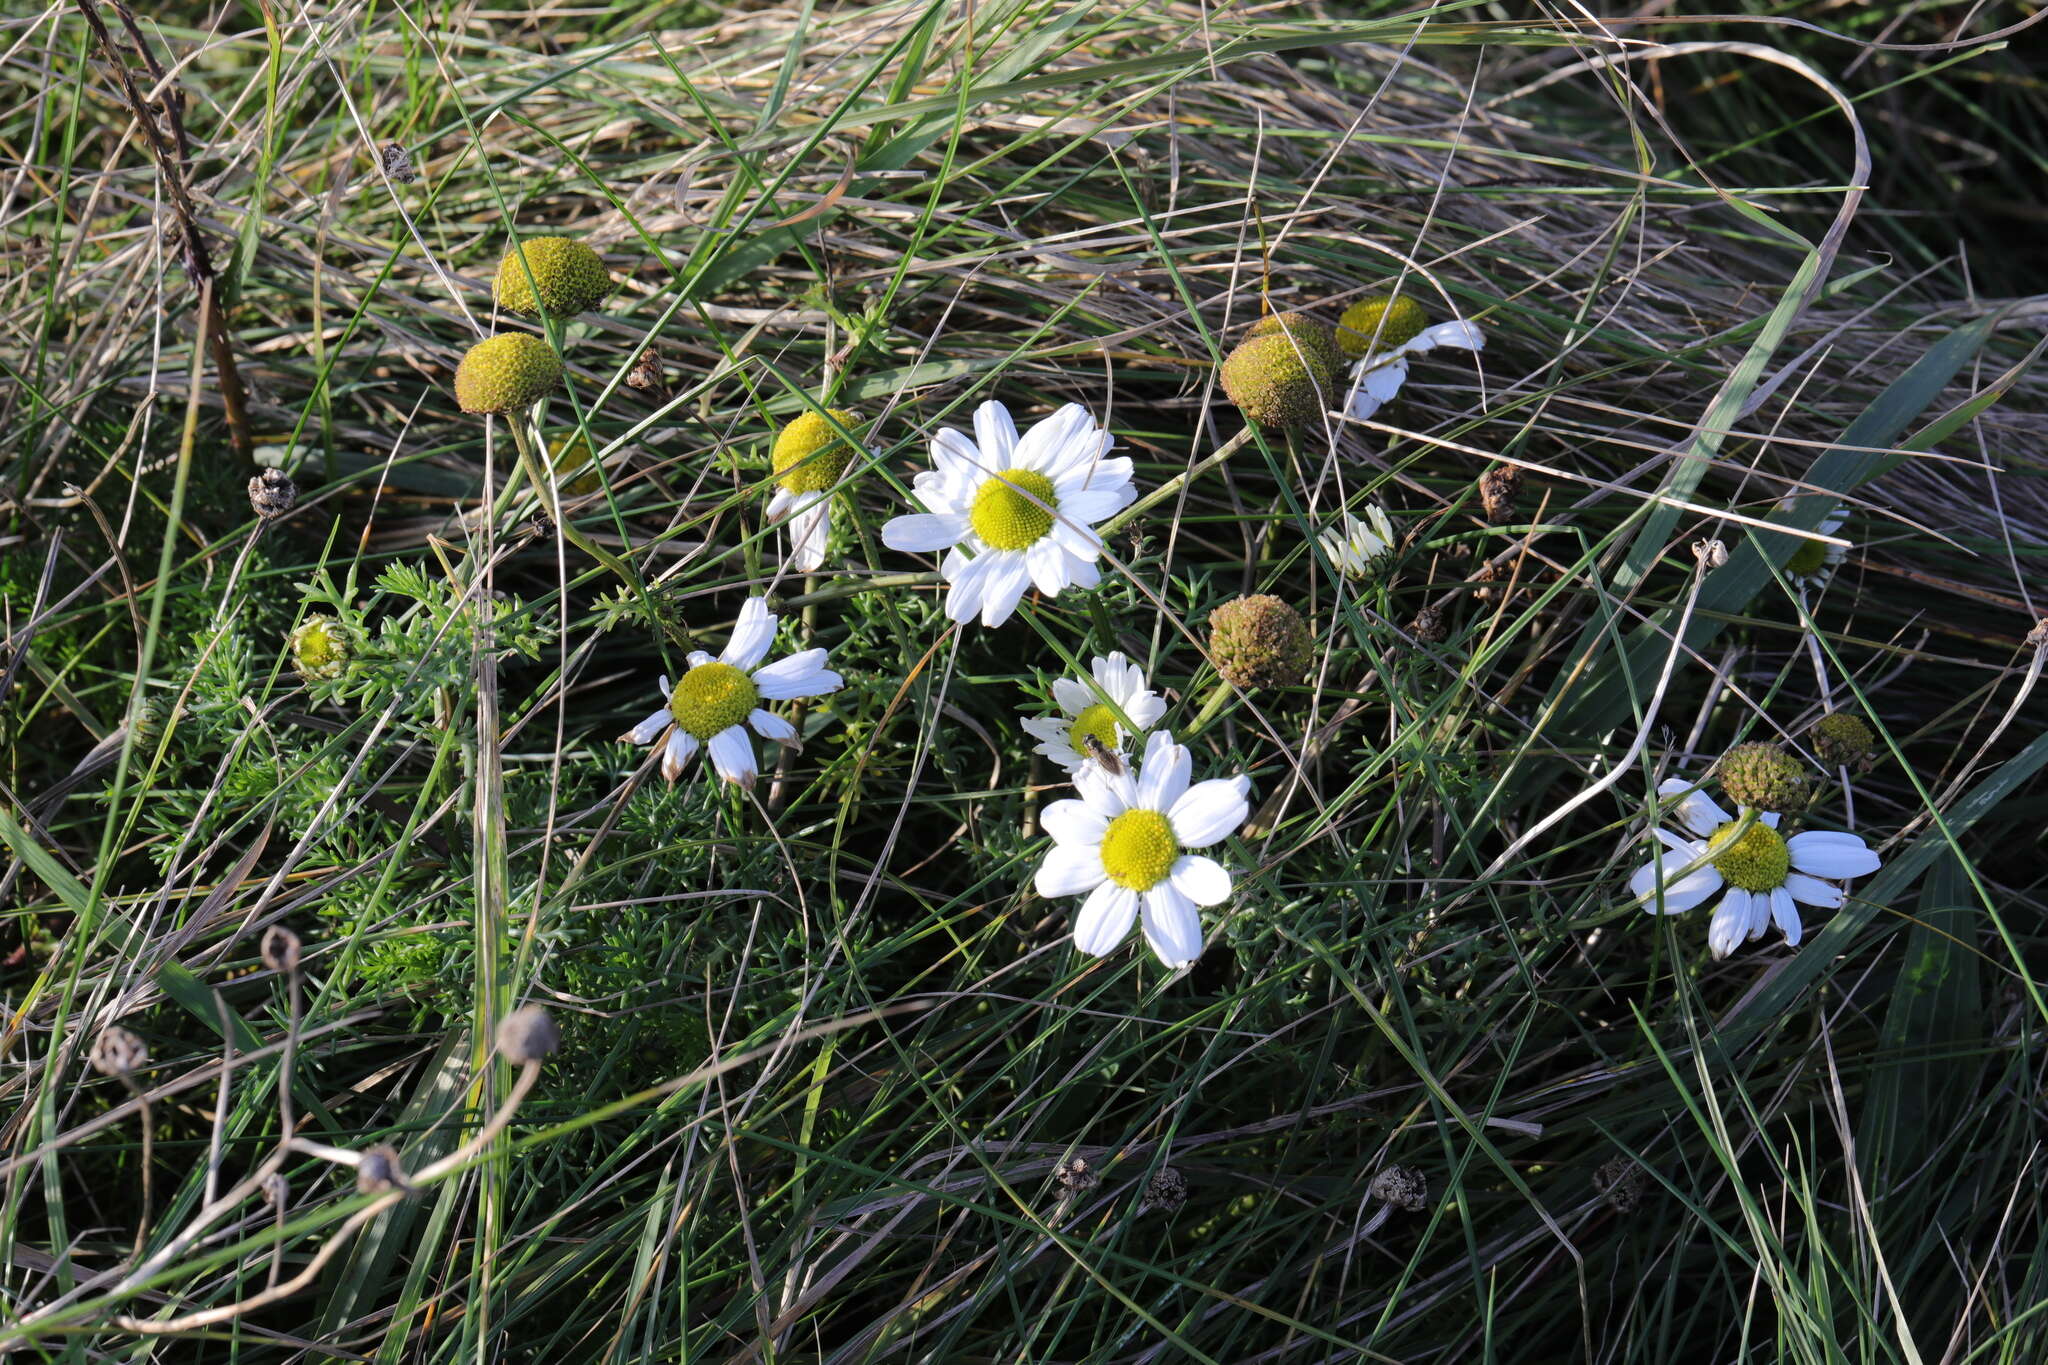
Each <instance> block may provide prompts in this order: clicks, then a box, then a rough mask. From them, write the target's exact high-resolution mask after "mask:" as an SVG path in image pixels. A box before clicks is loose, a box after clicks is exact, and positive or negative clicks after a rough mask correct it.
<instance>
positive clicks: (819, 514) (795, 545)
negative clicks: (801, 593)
mask: <svg viewBox="0 0 2048 1365" xmlns="http://www.w3.org/2000/svg"><path fill="white" fill-rule="evenodd" d="M831 538H832V499H830V498H828V497H819V498H815V499H813V500H812V501H811V502H810V504H809V505H807V506H805V507H803V508H801V509H799V510H798V511H797V512H796V513H795V514H794V515H792V516H791V517H790V519H789V567H790V568H792V569H794V570H796V571H797V572H798V573H816V572H817V571H818V570H819V569H822V568H823V567H825V543H826V542H827V541H829V540H830V539H831Z"/></svg>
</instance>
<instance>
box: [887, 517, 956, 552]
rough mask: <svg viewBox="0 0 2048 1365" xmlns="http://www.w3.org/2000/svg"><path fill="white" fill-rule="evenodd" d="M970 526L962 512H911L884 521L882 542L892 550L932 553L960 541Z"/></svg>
mask: <svg viewBox="0 0 2048 1365" xmlns="http://www.w3.org/2000/svg"><path fill="white" fill-rule="evenodd" d="M967 530H968V524H967V517H966V515H965V514H963V513H958V512H955V513H951V514H947V515H939V514H936V513H931V512H911V513H907V514H905V515H903V516H900V517H891V518H889V520H887V521H885V522H883V523H882V543H883V544H884V545H886V546H888V547H889V548H890V549H892V550H903V551H907V552H908V553H910V554H929V553H931V552H932V551H933V550H943V549H945V548H946V547H947V546H949V545H958V544H959V543H960V541H961V540H962V539H963V538H964V537H965V536H966V535H967Z"/></svg>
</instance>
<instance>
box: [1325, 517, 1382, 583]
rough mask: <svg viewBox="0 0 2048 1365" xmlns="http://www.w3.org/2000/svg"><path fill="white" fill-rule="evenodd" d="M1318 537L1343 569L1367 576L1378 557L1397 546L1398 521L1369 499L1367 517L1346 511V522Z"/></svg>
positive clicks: (1354, 575)
mask: <svg viewBox="0 0 2048 1365" xmlns="http://www.w3.org/2000/svg"><path fill="white" fill-rule="evenodd" d="M1317 538H1318V539H1319V540H1321V541H1322V543H1323V553H1324V554H1326V555H1328V556H1329V557H1330V562H1331V563H1332V564H1335V565H1336V566H1337V571H1338V572H1339V573H1341V574H1343V575H1344V576H1345V577H1347V578H1364V577H1365V576H1366V575H1367V574H1370V573H1372V572H1374V570H1375V561H1377V560H1378V559H1379V557H1380V556H1381V555H1383V554H1386V553H1387V552H1388V551H1389V550H1392V549H1393V548H1394V524H1393V523H1392V522H1391V521H1388V520H1387V512H1386V509H1385V508H1384V507H1381V506H1379V505H1378V504H1377V503H1367V504H1366V508H1365V519H1364V520H1363V521H1360V520H1359V519H1358V518H1357V517H1354V516H1352V515H1351V514H1350V513H1349V512H1346V513H1345V514H1344V523H1343V525H1341V526H1332V527H1329V528H1328V529H1326V530H1325V531H1324V532H1323V533H1322V535H1321V536H1319V537H1317Z"/></svg>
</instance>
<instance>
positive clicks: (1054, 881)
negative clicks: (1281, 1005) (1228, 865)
mask: <svg viewBox="0 0 2048 1365" xmlns="http://www.w3.org/2000/svg"><path fill="white" fill-rule="evenodd" d="M1193 763H1194V760H1193V759H1192V758H1191V757H1190V756H1189V754H1188V751H1187V750H1186V749H1185V748H1183V747H1181V746H1180V745H1178V744H1175V743H1174V742H1173V736H1172V735H1169V734H1167V733H1166V732H1165V731H1164V730H1154V731H1153V732H1152V737H1151V738H1150V739H1149V740H1147V741H1146V742H1145V757H1144V760H1143V761H1142V762H1141V763H1140V764H1139V765H1138V768H1137V771H1136V772H1133V771H1131V770H1130V769H1129V768H1126V769H1125V770H1124V771H1123V772H1120V773H1111V772H1107V771H1105V770H1104V769H1103V768H1102V767H1101V766H1100V765H1098V764H1093V763H1091V764H1088V765H1087V766H1086V767H1083V768H1082V769H1081V770H1080V771H1079V772H1077V773H1075V774H1074V785H1075V786H1076V787H1077V788H1079V789H1080V792H1081V796H1080V799H1079V800H1077V801H1055V802H1053V803H1052V804H1051V805H1050V806H1047V807H1046V808H1045V811H1044V813H1043V814H1042V815H1040V816H1039V820H1040V822H1041V823H1042V824H1044V826H1045V832H1046V833H1047V834H1050V835H1051V836H1052V837H1053V849H1052V852H1050V853H1048V854H1046V857H1045V863H1044V864H1043V865H1042V866H1041V867H1040V868H1039V869H1038V876H1037V878H1036V879H1035V885H1036V886H1037V888H1038V894H1039V895H1041V896H1045V897H1048V898H1050V897H1054V896H1079V895H1082V894H1084V893H1085V894H1086V895H1087V897H1088V899H1086V900H1085V901H1083V902H1081V911H1080V914H1079V915H1077V916H1076V917H1075V920H1074V946H1075V947H1076V948H1079V949H1080V950H1081V951H1082V952H1084V953H1089V954H1093V955H1096V956H1100V955H1101V954H1103V953H1106V952H1108V951H1109V950H1110V949H1112V948H1114V947H1116V946H1117V944H1119V943H1121V942H1123V940H1124V936H1125V935H1127V934H1129V933H1130V931H1131V921H1133V920H1135V919H1138V918H1139V917H1140V912H1142V913H1143V919H1144V926H1145V941H1146V942H1147V943H1149V944H1151V945H1152V951H1153V952H1154V953H1156V954H1157V955H1158V957H1159V960H1160V961H1161V962H1164V963H1165V964H1166V965H1167V966H1168V967H1171V968H1173V969H1174V970H1175V971H1179V970H1181V969H1182V968H1185V967H1189V966H1192V965H1193V964H1194V961H1195V959H1196V958H1198V957H1200V956H1201V955H1202V917H1201V914H1200V913H1199V912H1198V910H1197V909H1196V907H1198V906H1203V905H1220V904H1222V903H1223V902H1224V901H1226V900H1228V899H1230V874H1229V873H1228V872H1226V871H1224V870H1223V866H1222V864H1220V863H1218V862H1217V861H1216V860H1215V859H1213V858H1205V857H1203V856H1201V855H1200V854H1196V853H1189V852H1187V851H1186V850H1188V849H1191V848H1208V847H1209V846H1210V845H1211V844H1218V843H1221V842H1222V841H1223V840H1225V839H1227V838H1229V837H1230V836H1231V834H1232V833H1233V832H1234V831H1235V830H1236V829H1237V828H1238V826H1240V825H1242V824H1243V823H1244V822H1245V817H1246V815H1247V814H1249V813H1250V807H1249V805H1248V804H1247V798H1248V797H1249V796H1250V795H1251V789H1252V780H1251V779H1250V778H1249V777H1243V776H1239V777H1226V778H1217V779H1214V780H1211V781H1208V782H1197V783H1195V784H1194V785H1193V786H1189V785H1188V776H1189V773H1190V772H1191V771H1192V768H1193Z"/></svg>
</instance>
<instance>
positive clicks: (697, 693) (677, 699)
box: [668, 663, 761, 740]
mask: <svg viewBox="0 0 2048 1365" xmlns="http://www.w3.org/2000/svg"><path fill="white" fill-rule="evenodd" d="M760 704H761V689H760V688H758V687H756V686H755V685H754V680H753V679H752V678H750V677H748V676H747V675H746V674H745V673H742V672H741V671H740V670H739V669H737V668H734V667H733V666H732V665H731V664H721V663H708V664H698V665H697V666H696V667H695V668H693V669H691V670H690V671H689V672H688V673H685V674H683V676H682V678H681V679H680V680H679V681H678V682H677V683H676V685H675V690H674V691H672V692H670V693H669V694H668V713H669V714H670V715H671V716H674V717H675V718H676V724H678V725H680V726H682V727H683V729H684V730H685V731H686V732H687V733H689V734H691V735H694V736H695V737H696V738H698V739H700V740H705V739H710V738H711V737H712V736H713V735H717V734H723V733H724V732H725V731H727V730H730V729H731V728H732V727H733V726H735V725H738V724H739V723H740V722H741V721H743V720H745V719H746V718H747V716H748V715H749V713H751V712H752V711H753V709H754V708H755V707H756V706H759V705H760Z"/></svg>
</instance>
